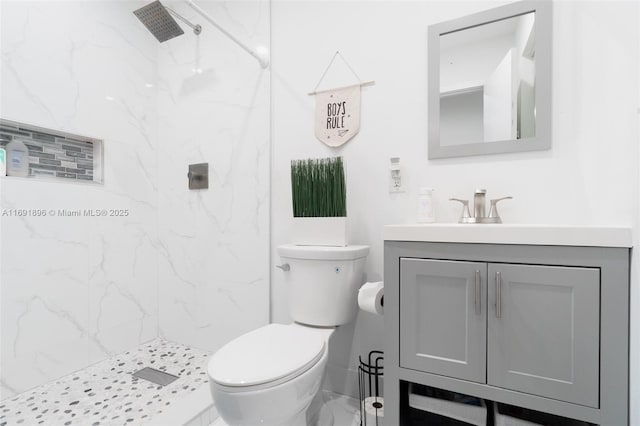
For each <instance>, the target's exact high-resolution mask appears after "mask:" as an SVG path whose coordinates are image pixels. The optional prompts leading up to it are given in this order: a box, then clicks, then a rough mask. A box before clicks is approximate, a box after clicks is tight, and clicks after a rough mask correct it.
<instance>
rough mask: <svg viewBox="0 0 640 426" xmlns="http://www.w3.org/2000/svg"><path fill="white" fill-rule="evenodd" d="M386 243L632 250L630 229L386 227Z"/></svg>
mask: <svg viewBox="0 0 640 426" xmlns="http://www.w3.org/2000/svg"><path fill="white" fill-rule="evenodd" d="M383 237H384V239H385V240H386V241H424V242H446V243H485V244H524V245H550V246H588V247H632V246H633V243H632V238H631V228H624V227H602V226H557V225H508V224H497V225H496V224H459V223H430V224H408V225H387V226H385V227H384V232H383Z"/></svg>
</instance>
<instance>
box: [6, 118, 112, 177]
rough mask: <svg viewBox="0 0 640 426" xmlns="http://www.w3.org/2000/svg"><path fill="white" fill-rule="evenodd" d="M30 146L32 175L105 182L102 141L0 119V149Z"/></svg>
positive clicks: (30, 169)
mask: <svg viewBox="0 0 640 426" xmlns="http://www.w3.org/2000/svg"><path fill="white" fill-rule="evenodd" d="M12 140H19V141H21V142H23V143H24V144H25V145H26V146H27V148H28V149H29V177H30V178H41V179H42V178H44V179H58V180H64V181H75V182H92V183H102V141H101V140H99V139H93V138H88V137H85V136H78V135H73V134H70V133H63V132H58V131H55V130H49V129H44V128H40V127H35V126H31V125H28V124H22V123H17V122H15V121H9V120H4V119H0V148H5V147H6V145H7V144H8V143H9V142H11V141H12Z"/></svg>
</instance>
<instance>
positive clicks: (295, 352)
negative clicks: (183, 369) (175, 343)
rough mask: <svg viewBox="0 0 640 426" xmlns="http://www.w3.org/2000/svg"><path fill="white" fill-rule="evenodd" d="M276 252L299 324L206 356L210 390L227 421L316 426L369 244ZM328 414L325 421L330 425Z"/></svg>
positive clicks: (256, 333)
mask: <svg viewBox="0 0 640 426" xmlns="http://www.w3.org/2000/svg"><path fill="white" fill-rule="evenodd" d="M278 252H279V254H280V257H281V258H282V260H283V262H284V263H285V264H286V265H287V266H286V267H283V268H282V269H283V271H284V273H285V281H286V283H287V290H288V294H289V300H288V303H289V311H290V314H291V317H292V318H293V320H294V321H295V322H294V323H292V324H289V325H282V324H269V325H266V326H263V327H260V328H258V329H256V330H253V331H251V332H249V333H246V334H244V335H242V336H240V337H238V338H236V339H235V340H233V341H231V342H229V343H227V344H226V345H225V346H223V347H222V348H221V349H220V350H219V351H217V352H216V353H215V354H214V355H213V356H212V357H211V359H210V361H209V366H208V373H209V384H210V389H211V394H212V395H213V399H214V403H215V405H216V408H217V410H218V413H219V414H220V417H221V418H222V419H223V420H224V421H225V422H226V424H227V425H229V426H258V425H260V426H314V425H315V424H317V421H318V419H319V418H320V416H319V411H320V408H321V404H320V402H321V399H320V391H321V386H322V381H323V379H324V376H325V371H326V365H327V358H328V345H329V339H330V337H331V335H332V334H333V332H334V331H335V328H336V326H339V325H342V324H347V323H349V322H351V321H352V320H353V318H354V317H355V315H356V312H357V291H358V288H359V287H360V286H361V285H362V283H363V279H362V274H363V267H364V259H365V258H366V256H367V254H368V252H369V248H368V247H367V246H347V247H309V246H293V245H286V246H280V247H278ZM326 418H329V419H331V418H332V416H328V417H325V418H323V420H322V423H323V424H322V426H330V423H331V421H327V420H326ZM217 424H219V423H216V425H217Z"/></svg>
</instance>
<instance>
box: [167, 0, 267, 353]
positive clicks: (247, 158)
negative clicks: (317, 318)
mask: <svg viewBox="0 0 640 426" xmlns="http://www.w3.org/2000/svg"><path fill="white" fill-rule="evenodd" d="M198 4H200V5H201V6H202V7H203V8H204V9H206V11H207V12H208V13H209V14H210V15H211V16H213V17H215V19H216V21H217V22H218V23H219V24H220V25H222V26H223V27H224V28H226V29H227V30H228V31H230V32H231V33H232V34H234V35H235V36H236V37H238V38H239V39H240V40H242V41H243V42H244V43H246V44H247V45H249V46H251V47H252V48H256V47H258V46H262V47H268V46H269V23H270V21H269V19H270V16H269V2H268V1H266V0H257V1H246V2H203V1H200V2H198ZM169 5H170V7H172V8H173V9H174V10H176V11H177V12H178V13H180V14H182V15H183V16H185V17H187V18H188V19H190V20H192V21H193V22H195V23H200V24H201V25H202V27H203V30H202V34H201V35H200V36H199V37H195V36H193V34H191V33H189V32H187V34H185V36H182V37H179V38H177V39H174V40H171V41H169V42H167V43H164V44H162V45H161V46H160V47H159V54H158V66H159V68H158V70H159V75H158V83H159V87H158V107H159V110H158V118H159V123H158V124H159V127H158V135H159V139H158V141H159V147H160V149H159V157H158V161H159V170H160V173H159V182H158V184H159V200H158V202H159V236H160V247H159V248H160V259H159V262H160V266H159V285H160V333H161V335H162V336H163V337H165V338H167V339H169V340H173V341H177V342H181V343H185V344H188V345H192V346H196V347H199V348H203V349H208V350H217V349H218V348H220V346H222V345H223V344H225V343H227V342H228V341H229V340H231V339H233V338H235V337H237V336H238V335H240V334H242V333H245V332H247V331H250V330H253V329H255V328H258V327H259V326H261V325H264V324H267V323H268V322H269V166H270V144H269V125H270V115H269V108H270V105H269V95H270V78H269V71H268V70H263V69H262V68H261V67H260V65H259V64H258V62H257V61H256V60H255V59H254V58H253V57H251V56H250V55H249V54H247V53H246V52H244V51H243V50H241V49H240V48H239V47H238V46H236V45H235V44H233V42H231V41H230V40H229V39H228V38H226V37H225V36H223V35H222V34H221V33H220V32H219V31H218V30H216V29H215V28H213V27H212V26H211V25H209V24H208V23H206V22H203V20H202V18H201V17H199V16H197V15H196V14H195V13H194V12H193V11H192V10H190V9H189V8H188V7H186V6H185V4H184V2H175V3H173V4H172V3H169ZM197 68H200V69H201V71H202V72H201V73H198V72H197V71H195V72H194V69H197ZM192 163H209V189H208V190H198V191H190V190H189V189H188V188H187V179H186V176H187V171H188V164H192Z"/></svg>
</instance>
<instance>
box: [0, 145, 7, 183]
mask: <svg viewBox="0 0 640 426" xmlns="http://www.w3.org/2000/svg"><path fill="white" fill-rule="evenodd" d="M6 175H7V151H6V150H5V149H4V148H0V177H4V176H6Z"/></svg>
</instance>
